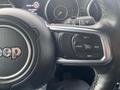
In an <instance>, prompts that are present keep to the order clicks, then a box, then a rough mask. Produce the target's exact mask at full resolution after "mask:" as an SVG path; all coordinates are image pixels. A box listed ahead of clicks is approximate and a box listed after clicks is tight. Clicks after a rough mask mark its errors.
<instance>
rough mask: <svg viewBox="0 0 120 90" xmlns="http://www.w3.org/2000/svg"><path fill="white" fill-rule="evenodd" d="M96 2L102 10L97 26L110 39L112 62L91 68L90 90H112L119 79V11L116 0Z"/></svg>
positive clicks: (99, 0) (98, 0)
mask: <svg viewBox="0 0 120 90" xmlns="http://www.w3.org/2000/svg"><path fill="white" fill-rule="evenodd" d="M97 2H98V4H99V5H100V7H101V10H102V18H101V20H100V22H99V24H98V26H102V29H101V31H102V32H103V33H106V34H107V35H108V37H109V38H110V45H111V52H112V61H111V62H110V63H109V64H108V65H104V66H96V67H95V66H93V69H94V71H95V74H96V76H95V80H94V82H93V84H92V86H91V88H90V90H113V88H114V87H115V84H116V83H117V81H119V79H120V78H119V75H120V68H119V67H120V52H119V51H120V40H119V38H120V29H119V28H120V25H119V24H120V13H119V11H120V9H119V6H118V4H117V0H97ZM92 27H94V26H92ZM96 27H97V25H96ZM94 28H95V27H94Z"/></svg>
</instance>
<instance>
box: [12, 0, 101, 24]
mask: <svg viewBox="0 0 120 90" xmlns="http://www.w3.org/2000/svg"><path fill="white" fill-rule="evenodd" d="M10 2H11V3H12V5H13V6H14V7H16V8H21V9H25V10H28V11H30V12H31V13H33V14H36V15H39V16H41V17H43V18H44V19H45V20H47V22H48V23H62V24H63V23H64V22H65V20H67V19H69V18H71V19H75V18H78V17H84V16H91V15H93V17H94V18H95V20H96V21H97V20H99V19H100V13H98V12H99V11H100V8H99V6H98V5H97V4H96V3H95V2H94V0H10Z"/></svg>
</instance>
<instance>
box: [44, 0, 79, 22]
mask: <svg viewBox="0 0 120 90" xmlns="http://www.w3.org/2000/svg"><path fill="white" fill-rule="evenodd" d="M78 15H79V6H78V3H77V0H48V2H47V4H46V7H45V16H46V18H47V20H48V21H49V22H51V23H61V22H63V21H64V20H66V19H67V18H76V17H77V16H78Z"/></svg>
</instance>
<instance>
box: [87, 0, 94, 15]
mask: <svg viewBox="0 0 120 90" xmlns="http://www.w3.org/2000/svg"><path fill="white" fill-rule="evenodd" d="M92 3H93V0H90V2H89V4H88V6H87V14H88V16H90V7H91V5H92Z"/></svg>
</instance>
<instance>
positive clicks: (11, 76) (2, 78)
mask: <svg viewBox="0 0 120 90" xmlns="http://www.w3.org/2000/svg"><path fill="white" fill-rule="evenodd" d="M1 27H2V28H3V27H5V28H10V29H13V30H15V31H17V32H18V33H19V34H20V35H21V36H23V38H24V40H25V41H26V44H27V46H28V57H27V61H26V63H25V65H24V66H23V68H21V69H20V70H19V71H18V72H17V73H15V74H13V75H10V76H5V77H2V76H0V79H1V80H6V79H12V78H14V77H17V76H19V74H21V72H23V70H24V69H26V67H27V65H28V63H29V62H30V58H31V53H32V50H31V46H30V43H29V41H28V39H27V38H26V36H25V35H24V34H23V33H22V32H21V31H20V30H18V29H17V28H15V27H13V26H10V25H0V28H1ZM30 67H31V65H30V66H29V67H28V68H27V70H26V71H25V72H24V73H23V74H22V75H20V76H19V77H18V78H21V77H22V76H24V75H25V74H26V73H27V72H28V70H29V68H30ZM18 78H17V79H18ZM13 81H15V80H13ZM4 83H7V82H6V81H4Z"/></svg>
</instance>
